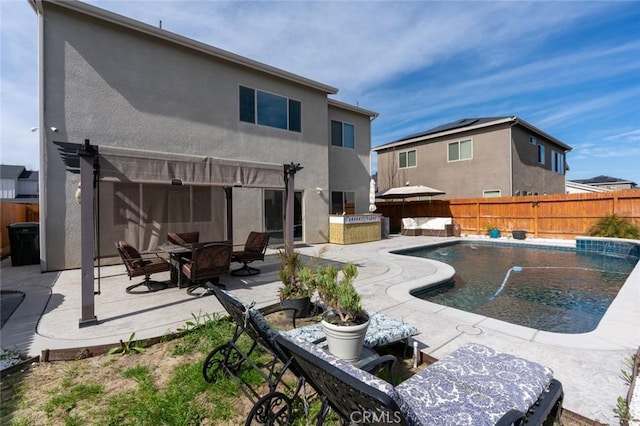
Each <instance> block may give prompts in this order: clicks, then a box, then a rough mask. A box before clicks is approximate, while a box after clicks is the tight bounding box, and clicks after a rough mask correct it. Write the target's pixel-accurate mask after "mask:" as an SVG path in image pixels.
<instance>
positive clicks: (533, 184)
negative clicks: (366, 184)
mask: <svg viewBox="0 0 640 426" xmlns="http://www.w3.org/2000/svg"><path fill="white" fill-rule="evenodd" d="M570 150H571V147H570V146H568V145H566V144H565V143H563V142H561V141H559V140H558V139H556V138H554V137H553V136H551V135H549V134H548V133H545V132H544V131H542V130H540V129H538V128H536V127H534V126H532V125H531V124H529V123H527V122H526V121H524V120H522V119H521V118H518V117H514V116H510V117H490V118H472V119H469V118H466V119H463V120H458V121H455V122H453V123H448V124H444V125H442V126H438V127H435V128H433V129H431V130H428V131H426V132H422V133H419V134H415V135H411V136H407V137H404V138H402V139H399V140H397V141H394V142H390V143H387V144H385V145H382V146H378V147H376V148H374V149H373V150H372V151H374V152H376V153H377V154H378V171H377V173H378V188H379V190H384V189H387V188H390V187H394V186H402V185H407V184H410V185H426V186H430V187H432V188H436V189H440V190H442V191H445V192H446V194H445V195H441V196H439V198H448V199H450V198H472V197H500V196H512V195H526V194H535V193H538V194H544V193H546V194H563V193H564V192H565V170H566V153H567V152H568V151H570Z"/></svg>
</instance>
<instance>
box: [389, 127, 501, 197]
mask: <svg viewBox="0 0 640 426" xmlns="http://www.w3.org/2000/svg"><path fill="white" fill-rule="evenodd" d="M466 139H471V140H472V145H473V156H472V159H471V160H461V161H451V162H450V161H448V145H449V143H451V142H456V141H461V140H466ZM413 149H415V150H416V164H417V166H416V167H413V168H405V169H397V170H396V171H395V173H396V179H395V180H394V186H398V185H400V186H402V185H404V184H406V182H409V184H410V185H427V186H430V187H433V188H437V189H440V190H443V191H445V192H446V194H445V195H443V196H439V197H440V198H466V197H482V194H483V190H500V191H501V192H502V195H510V192H509V191H510V186H509V182H510V174H509V167H510V165H509V129H508V128H502V129H499V130H495V131H486V132H482V133H475V134H470V133H466V134H465V133H462V134H459V135H455V136H448V137H443V138H438V139H434V140H432V141H429V142H428V143H416V144H413V145H410V146H404V147H402V148H398V149H396V151H395V152H390V153H383V154H382V155H380V156H379V157H378V173H381V172H384V173H383V174H382V175H379V181H378V182H379V185H380V188H383V186H382V184H383V183H388V182H389V181H390V180H389V178H388V174H389V173H390V170H391V166H390V164H396V165H397V161H398V160H397V157H398V153H399V152H404V151H408V150H413ZM396 167H397V166H396Z"/></svg>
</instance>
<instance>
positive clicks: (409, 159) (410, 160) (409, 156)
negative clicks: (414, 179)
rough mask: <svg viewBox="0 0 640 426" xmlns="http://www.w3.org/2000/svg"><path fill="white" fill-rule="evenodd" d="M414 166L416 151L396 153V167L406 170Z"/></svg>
mask: <svg viewBox="0 0 640 426" xmlns="http://www.w3.org/2000/svg"><path fill="white" fill-rule="evenodd" d="M415 166H416V150H415V149H412V150H411V151H405V152H399V153H398V167H400V168H401V169H406V168H407V167H415Z"/></svg>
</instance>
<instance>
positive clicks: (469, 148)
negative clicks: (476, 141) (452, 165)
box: [448, 139, 473, 161]
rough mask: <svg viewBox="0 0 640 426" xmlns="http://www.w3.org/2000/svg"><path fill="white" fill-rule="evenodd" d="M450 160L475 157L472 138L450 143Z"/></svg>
mask: <svg viewBox="0 0 640 426" xmlns="http://www.w3.org/2000/svg"><path fill="white" fill-rule="evenodd" d="M448 155H449V161H460V160H471V158H472V157H473V143H472V141H471V139H464V140H461V141H457V142H451V143H450V144H449V151H448Z"/></svg>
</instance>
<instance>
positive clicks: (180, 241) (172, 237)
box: [167, 231, 200, 246]
mask: <svg viewBox="0 0 640 426" xmlns="http://www.w3.org/2000/svg"><path fill="white" fill-rule="evenodd" d="M199 238H200V232H199V231H193V232H181V233H179V232H169V233H167V241H168V242H170V243H171V244H176V245H178V246H186V245H187V244H193V243H197V242H198V240H199Z"/></svg>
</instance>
